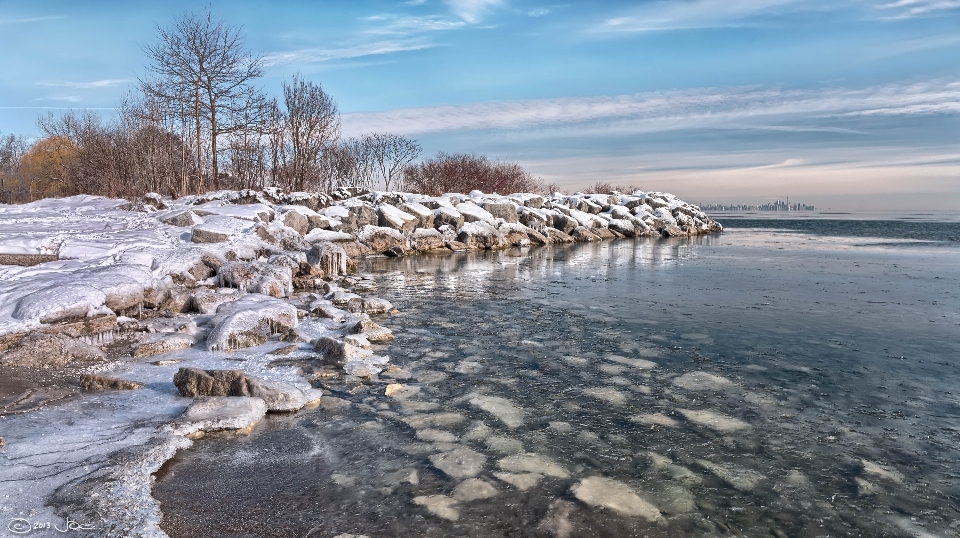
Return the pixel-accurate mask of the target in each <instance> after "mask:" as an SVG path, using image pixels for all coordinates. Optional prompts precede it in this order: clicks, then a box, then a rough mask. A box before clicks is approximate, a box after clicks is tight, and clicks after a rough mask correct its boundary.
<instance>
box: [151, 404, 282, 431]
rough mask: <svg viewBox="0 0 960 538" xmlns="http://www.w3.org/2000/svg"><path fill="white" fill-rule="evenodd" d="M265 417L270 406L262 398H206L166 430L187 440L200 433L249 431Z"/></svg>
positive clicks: (190, 407)
mask: <svg viewBox="0 0 960 538" xmlns="http://www.w3.org/2000/svg"><path fill="white" fill-rule="evenodd" d="M266 414H267V404H266V403H264V401H263V400H262V399H260V398H253V397H226V396H207V397H201V398H196V399H195V400H194V401H193V403H191V404H190V406H189V407H187V409H186V410H185V411H184V412H183V414H182V415H180V417H179V418H178V419H177V420H176V421H174V422H173V423H171V424H169V425H168V426H165V427H164V430H166V431H168V432H170V433H175V434H178V435H184V436H188V435H193V434H195V433H197V432H217V431H224V430H239V431H249V430H250V429H251V428H253V427H254V426H255V425H256V424H257V423H258V422H260V421H261V420H262V419H263V417H264V415H266Z"/></svg>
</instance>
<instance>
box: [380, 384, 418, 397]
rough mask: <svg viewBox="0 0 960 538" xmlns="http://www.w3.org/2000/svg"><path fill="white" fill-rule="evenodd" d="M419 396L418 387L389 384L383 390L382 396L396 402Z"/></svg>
mask: <svg viewBox="0 0 960 538" xmlns="http://www.w3.org/2000/svg"><path fill="white" fill-rule="evenodd" d="M417 394H420V387H416V386H410V385H401V384H400V383H390V384H389V385H387V387H386V388H385V389H384V390H383V395H384V396H387V397H388V398H393V399H396V400H405V399H407V398H411V397H413V396H416V395H417Z"/></svg>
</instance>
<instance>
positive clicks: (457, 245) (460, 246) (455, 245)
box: [446, 241, 469, 252]
mask: <svg viewBox="0 0 960 538" xmlns="http://www.w3.org/2000/svg"><path fill="white" fill-rule="evenodd" d="M446 247H447V248H448V249H450V250H452V251H454V252H461V251H464V250H469V249H468V247H467V245H466V244H465V243H461V242H460V241H447V242H446Z"/></svg>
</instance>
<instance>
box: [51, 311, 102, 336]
mask: <svg viewBox="0 0 960 538" xmlns="http://www.w3.org/2000/svg"><path fill="white" fill-rule="evenodd" d="M116 328H117V316H116V315H114V314H106V315H103V316H95V317H91V318H83V319H80V320H77V321H68V322H66V323H58V324H56V325H51V326H50V327H45V328H44V329H43V332H45V333H51V334H54V333H55V334H62V335H65V336H69V337H72V338H79V337H81V336H94V335H97V334H100V333H105V332H107V331H113V330H116Z"/></svg>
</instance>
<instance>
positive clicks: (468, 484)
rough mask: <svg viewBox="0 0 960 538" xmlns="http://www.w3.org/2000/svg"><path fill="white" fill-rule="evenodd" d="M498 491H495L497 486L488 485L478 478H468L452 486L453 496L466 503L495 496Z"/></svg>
mask: <svg viewBox="0 0 960 538" xmlns="http://www.w3.org/2000/svg"><path fill="white" fill-rule="evenodd" d="M498 493H500V492H499V491H497V488H495V487H493V486H492V485H490V483H489V482H486V481H484V480H480V479H479V478H468V479H467V480H464V481H463V482H460V484H458V485H457V487H456V488H454V490H453V498H454V499H455V500H457V501H460V502H464V503H466V502H470V501H476V500H480V499H489V498H490V497H496V495H497V494H498Z"/></svg>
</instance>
